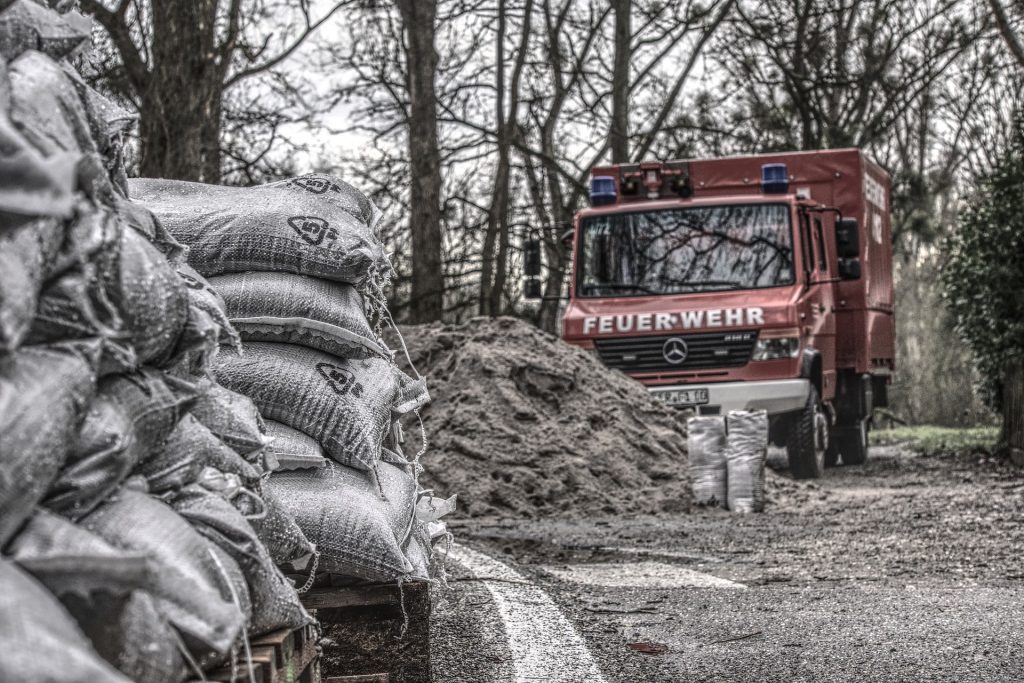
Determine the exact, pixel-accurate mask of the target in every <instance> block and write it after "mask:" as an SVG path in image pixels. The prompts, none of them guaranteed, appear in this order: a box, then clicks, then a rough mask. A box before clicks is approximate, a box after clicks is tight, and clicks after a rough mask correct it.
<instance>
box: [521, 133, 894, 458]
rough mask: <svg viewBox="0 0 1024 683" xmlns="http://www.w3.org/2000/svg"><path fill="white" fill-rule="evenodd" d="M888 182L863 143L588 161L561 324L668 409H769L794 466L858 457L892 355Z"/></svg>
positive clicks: (536, 253) (530, 266)
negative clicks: (585, 204) (585, 200)
mask: <svg viewBox="0 0 1024 683" xmlns="http://www.w3.org/2000/svg"><path fill="white" fill-rule="evenodd" d="M890 195H891V182H890V178H889V175H888V174H887V173H886V172H885V171H884V170H883V169H882V168H881V167H880V166H878V165H877V164H876V163H874V162H873V161H871V160H870V159H869V158H868V157H867V156H865V155H864V154H863V153H862V152H861V151H859V150H856V149H840V150H825V151H811V152H793V153H783V154H765V155H757V156H741V157H727V158H719V159H701V160H685V161H667V162H649V163H639V164H619V165H614V166H602V167H598V168H594V169H593V171H592V174H591V183H590V200H591V207H590V208H587V209H585V210H583V211H580V212H579V213H578V214H577V215H576V218H575V224H574V228H573V230H572V232H571V235H567V236H566V242H567V244H571V250H572V275H571V281H570V283H569V297H568V303H567V306H566V309H565V314H564V317H563V321H562V336H563V338H564V339H565V341H567V342H569V343H571V344H574V345H576V346H579V347H581V348H584V349H587V350H588V351H590V352H592V353H594V354H595V355H596V356H597V357H598V358H599V359H600V360H601V361H602V362H603V363H604V364H605V365H607V366H608V367H610V368H615V369H617V370H621V371H622V372H624V373H626V374H627V375H629V376H630V377H633V378H634V379H636V380H637V381H639V382H642V383H643V384H644V385H646V386H647V387H648V389H649V390H650V392H651V395H652V396H654V397H656V398H657V399H659V400H661V401H663V402H665V403H666V404H667V405H670V406H677V407H680V408H688V409H691V410H693V411H695V412H696V413H698V414H719V413H725V412H727V411H730V410H757V409H764V410H766V411H767V412H768V415H769V420H770V440H771V441H772V443H774V444H775V445H777V446H780V447H785V448H786V451H787V455H788V459H789V466H790V469H791V471H792V473H793V475H794V476H795V477H798V478H816V477H820V476H821V475H822V473H823V470H824V468H825V467H828V466H833V465H837V464H840V463H842V464H845V465H856V464H861V463H863V462H864V461H865V460H866V459H867V455H868V442H867V433H868V429H869V428H870V423H871V414H872V409H873V408H874V407H877V406H886V405H887V388H888V384H889V382H890V377H891V374H892V372H893V369H894V360H895V358H894V356H895V351H894V323H893V290H892V245H891V232H890V212H889V207H890V205H891V199H890ZM539 247H540V245H539V243H537V242H536V241H528V242H527V244H526V249H525V256H526V258H525V270H526V274H527V283H526V290H527V293H528V295H531V294H532V295H537V294H539V280H538V279H537V278H538V277H539V275H540V250H539Z"/></svg>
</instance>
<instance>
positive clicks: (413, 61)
mask: <svg viewBox="0 0 1024 683" xmlns="http://www.w3.org/2000/svg"><path fill="white" fill-rule="evenodd" d="M397 4H398V10H399V12H400V13H401V15H402V25H403V30H404V33H405V45H404V49H405V65H406V68H405V72H406V73H405V78H406V87H407V88H408V91H409V119H408V120H409V124H408V134H409V171H410V175H411V178H412V181H411V187H410V191H409V206H410V215H409V219H410V225H411V233H412V288H411V291H410V298H409V319H410V322H413V323H426V322H433V321H435V320H440V319H441V316H442V314H443V313H444V273H443V271H442V268H441V209H440V199H441V155H440V151H439V150H438V141H437V93H436V92H435V89H434V79H435V76H436V74H437V60H438V57H437V50H436V49H435V47H434V35H435V26H434V21H435V19H436V16H437V0H397Z"/></svg>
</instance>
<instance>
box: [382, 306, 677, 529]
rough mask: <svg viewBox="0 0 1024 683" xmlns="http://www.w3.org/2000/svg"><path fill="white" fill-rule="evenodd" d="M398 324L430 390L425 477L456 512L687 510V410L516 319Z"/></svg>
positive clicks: (521, 513)
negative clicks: (454, 503)
mask: <svg viewBox="0 0 1024 683" xmlns="http://www.w3.org/2000/svg"><path fill="white" fill-rule="evenodd" d="M402 333H403V335H404V336H405V340H406V343H407V344H408V347H409V353H410V356H411V358H412V361H413V363H414V364H415V365H416V367H417V368H418V369H419V371H420V372H421V373H422V374H424V375H425V376H426V377H427V378H428V383H429V388H430V394H431V397H432V398H433V401H432V402H431V403H430V404H429V405H428V406H427V407H426V408H425V409H424V411H423V418H424V423H425V425H426V428H427V434H428V436H429V438H430V450H429V451H428V452H427V456H426V462H427V463H428V464H429V467H428V470H429V475H428V477H427V478H426V481H425V483H426V484H427V485H428V486H430V485H433V486H435V487H436V488H437V490H438V491H440V492H442V493H443V494H444V495H448V494H449V493H458V495H459V501H460V508H461V513H464V514H469V515H472V516H484V515H514V516H529V517H536V516H546V515H558V516H565V517H579V516H585V515H592V514H618V513H630V512H637V513H651V512H661V511H666V512H672V511H685V510H687V509H688V508H689V506H690V481H689V476H688V473H687V457H686V424H685V420H684V419H683V417H682V415H681V414H679V413H678V412H675V411H672V410H670V409H666V408H664V407H662V406H661V405H659V404H658V403H656V402H655V401H654V400H652V399H651V398H650V396H649V395H648V394H647V391H646V390H645V389H644V388H643V387H642V386H641V385H640V384H638V383H636V382H635V381H633V380H631V379H629V378H628V377H626V376H625V375H623V374H621V373H619V372H617V371H613V370H609V369H608V368H606V367H605V366H603V365H602V364H601V363H600V362H599V361H598V360H597V359H595V358H593V357H592V356H591V355H590V354H588V353H586V352H585V351H582V350H580V349H577V348H575V347H573V346H570V345H568V344H565V343H564V342H562V341H560V340H559V339H558V338H557V337H555V336H553V335H550V334H547V333H545V332H542V331H541V330H538V329H537V328H536V327H533V326H532V325H530V324H529V323H526V322H523V321H520V320H517V319H514V318H497V319H487V318H478V319H474V320H471V321H469V322H468V323H465V324H463V325H440V324H433V325H422V326H409V327H404V328H403V329H402ZM414 442H415V438H414V437H413V436H412V435H410V443H409V444H408V446H409V447H410V448H411V447H413V445H414Z"/></svg>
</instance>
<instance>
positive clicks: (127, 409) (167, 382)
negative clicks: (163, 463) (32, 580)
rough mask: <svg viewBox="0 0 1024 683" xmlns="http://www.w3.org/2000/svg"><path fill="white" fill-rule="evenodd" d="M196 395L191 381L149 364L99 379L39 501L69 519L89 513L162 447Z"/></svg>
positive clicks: (162, 448) (159, 451) (160, 450)
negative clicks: (69, 445) (63, 462)
mask: <svg viewBox="0 0 1024 683" xmlns="http://www.w3.org/2000/svg"><path fill="white" fill-rule="evenodd" d="M196 395H197V392H196V389H195V387H194V386H193V385H191V384H189V383H187V382H184V381H182V380H179V379H177V378H174V377H170V376H168V375H165V374H163V373H161V372H159V371H157V370H153V369H150V368H145V369H143V370H141V371H138V372H134V373H131V374H124V375H115V376H110V377H107V378H105V379H103V381H101V382H100V384H99V387H98V389H97V393H96V398H95V399H94V401H93V402H92V404H91V405H90V407H89V412H88V414H87V415H86V418H85V421H84V423H83V424H82V427H81V430H80V431H79V432H78V435H77V438H76V440H75V445H74V448H73V450H72V451H71V453H70V455H69V457H68V459H67V463H66V465H65V468H64V469H63V470H62V471H61V473H60V476H59V477H58V478H57V479H56V481H55V482H54V483H53V485H52V486H51V487H50V490H49V493H48V495H47V498H46V500H45V501H44V505H45V506H46V507H48V508H49V509H51V510H55V511H58V512H60V513H61V514H63V515H65V516H67V517H69V518H71V519H76V520H77V519H79V518H81V517H82V516H84V515H86V514H88V513H89V512H90V511H91V510H92V509H93V508H95V507H96V505H98V504H99V503H101V502H102V501H103V500H105V499H106V498H107V496H109V495H110V494H111V492H113V491H114V490H115V489H116V488H117V487H118V485H120V483H121V482H122V481H124V479H125V478H126V477H127V476H128V474H129V473H130V472H132V470H133V469H134V468H135V467H136V466H137V465H138V464H139V463H140V462H142V461H143V460H146V459H148V458H151V457H153V455H154V454H157V453H161V452H162V451H163V450H164V442H165V441H166V440H167V439H168V437H169V435H170V434H171V433H172V432H173V430H174V429H175V427H176V425H177V424H178V423H179V421H180V420H181V417H182V415H184V414H185V411H186V410H188V407H189V405H190V404H191V402H192V401H194V400H195V397H196Z"/></svg>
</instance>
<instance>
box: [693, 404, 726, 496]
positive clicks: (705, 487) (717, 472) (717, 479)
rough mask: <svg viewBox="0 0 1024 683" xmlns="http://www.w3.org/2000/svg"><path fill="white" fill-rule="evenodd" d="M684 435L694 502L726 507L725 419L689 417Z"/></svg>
mask: <svg viewBox="0 0 1024 683" xmlns="http://www.w3.org/2000/svg"><path fill="white" fill-rule="evenodd" d="M686 434H687V437H686V438H687V452H688V453H689V458H690V476H691V477H692V479H693V502H694V503H695V504H697V505H711V506H718V507H725V504H726V495H727V494H726V458H725V443H726V442H725V418H724V417H722V416H720V415H705V416H701V417H691V418H690V419H688V420H687V421H686Z"/></svg>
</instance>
